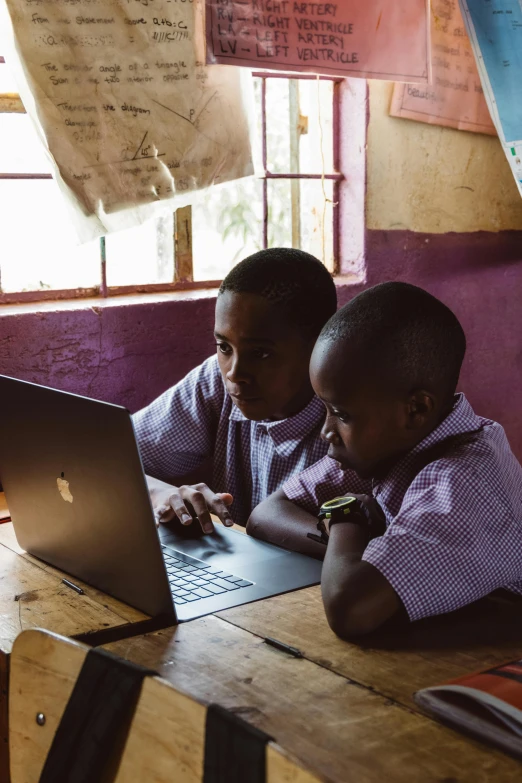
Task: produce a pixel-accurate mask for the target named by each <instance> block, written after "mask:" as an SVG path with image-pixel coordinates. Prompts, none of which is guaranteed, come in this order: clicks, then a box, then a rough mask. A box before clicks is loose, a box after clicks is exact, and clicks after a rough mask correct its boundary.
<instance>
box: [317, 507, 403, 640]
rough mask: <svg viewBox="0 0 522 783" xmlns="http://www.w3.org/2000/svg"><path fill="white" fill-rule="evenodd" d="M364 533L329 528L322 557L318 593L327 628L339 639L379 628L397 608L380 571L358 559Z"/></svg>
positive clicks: (394, 595)
mask: <svg viewBox="0 0 522 783" xmlns="http://www.w3.org/2000/svg"><path fill="white" fill-rule="evenodd" d="M367 545H368V531H367V529H366V528H364V527H361V526H360V525H356V524H352V523H343V524H338V525H333V526H332V528H331V531H330V540H329V542H328V547H327V550H326V555H325V558H324V566H323V573H322V578H321V592H322V596H323V603H324V608H325V611H326V617H327V619H328V624H329V625H330V628H331V629H332V630H333V631H334V633H336V634H337V636H340V637H341V638H343V639H350V638H353V637H354V636H361V635H363V634H366V633H369V632H370V631H374V630H376V629H377V628H379V627H380V626H381V625H382V624H383V623H385V622H386V620H389V619H390V618H391V617H393V615H395V614H396V613H397V612H398V611H399V609H401V606H402V604H401V601H400V599H399V597H398V595H397V593H396V592H395V590H394V589H393V587H392V586H391V585H390V583H389V582H388V580H387V579H386V578H385V577H384V576H383V575H382V574H381V572H380V571H379V570H378V569H377V568H375V566H373V565H371V563H367V562H366V561H364V560H362V556H363V554H364V551H365V549H366V547H367Z"/></svg>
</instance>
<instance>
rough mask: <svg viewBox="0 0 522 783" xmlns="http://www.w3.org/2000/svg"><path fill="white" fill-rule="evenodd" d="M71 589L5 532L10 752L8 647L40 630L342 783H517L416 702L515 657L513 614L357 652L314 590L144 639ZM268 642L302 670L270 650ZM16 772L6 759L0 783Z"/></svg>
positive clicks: (499, 761) (496, 610)
mask: <svg viewBox="0 0 522 783" xmlns="http://www.w3.org/2000/svg"><path fill="white" fill-rule="evenodd" d="M62 577H63V574H62V573H61V572H60V571H58V570H57V569H54V568H52V567H50V566H47V565H46V564H44V563H42V562H40V561H38V560H36V559H35V558H33V557H31V556H30V555H27V554H26V553H24V552H23V551H22V550H21V549H20V548H19V547H18V544H17V542H16V538H15V536H14V532H13V529H12V525H11V524H9V523H8V524H3V525H0V688H1V691H2V692H1V695H0V742H2V743H6V739H7V715H6V712H5V707H6V699H5V696H6V692H7V691H6V688H7V673H8V663H9V653H10V651H11V646H12V643H13V641H14V638H15V637H16V635H17V634H18V632H19V631H20V630H22V629H25V628H29V627H44V628H47V629H49V630H53V631H55V632H57V633H60V634H63V635H66V636H73V637H76V638H81V639H83V640H84V641H88V642H89V643H91V644H104V643H105V641H107V639H106V637H107V634H110V635H117V636H118V637H121V638H120V640H119V641H112V642H111V643H108V644H106V645H105V646H106V647H107V649H110V650H112V651H113V652H116V653H117V654H119V655H121V656H122V657H125V658H127V659H129V660H132V661H135V662H138V663H141V664H144V665H146V666H148V667H150V668H153V669H156V670H157V671H158V672H159V673H160V674H161V675H162V676H163V677H165V678H166V679H168V680H169V681H170V682H171V683H172V684H173V685H174V686H176V687H178V688H179V689H180V690H182V691H185V692H187V693H189V694H191V695H193V696H195V697H196V698H199V699H201V700H204V701H207V702H212V701H215V702H219V703H220V704H222V705H223V706H225V707H228V708H229V709H232V710H234V711H235V712H236V713H238V714H239V715H241V716H242V717H243V718H245V719H246V720H248V721H250V722H251V723H253V724H255V725H257V726H259V727H260V728H262V729H263V730H265V731H266V732H268V733H269V734H271V735H272V736H273V737H274V738H275V739H276V740H277V741H278V742H279V743H280V744H281V745H282V746H283V747H284V748H285V749H286V750H287V751H289V752H291V753H292V754H294V755H295V756H297V757H298V758H299V759H300V760H301V761H302V762H303V763H304V764H305V765H306V766H308V767H309V768H310V769H312V770H313V771H314V772H316V773H318V774H319V775H321V776H322V777H323V778H324V779H325V780H329V781H334V783H347V781H350V783H351V782H352V781H354V782H355V781H356V783H381V782H382V781H384V780H385V781H386V783H395V781H396V782H397V783H399V781H400V783H410V781H411V783H490V782H491V783H515V781H517V783H518V781H519V780H520V776H521V772H522V767H521V765H520V763H518V762H516V761H514V760H513V759H510V758H509V757H507V756H505V755H503V754H501V753H500V752H497V751H493V750H489V749H487V748H485V747H484V746H482V745H480V744H478V743H475V742H473V741H471V740H468V739H466V738H464V737H461V736H460V735H459V734H458V733H456V732H453V731H451V730H450V729H446V728H444V727H442V726H440V725H438V724H437V723H435V722H434V721H432V720H431V719H429V718H428V717H426V716H424V715H422V714H421V713H420V711H419V710H418V708H417V707H416V705H414V703H413V702H412V699H411V695H412V693H413V691H415V690H416V689H418V688H420V687H424V686H426V685H432V684H435V683H437V682H440V681H443V680H445V679H448V678H451V677H456V676H458V675H460V674H464V673H466V672H470V671H473V670H475V669H481V668H485V667H487V666H489V665H493V664H495V663H498V662H500V661H504V660H509V659H511V658H516V657H519V655H520V653H521V652H522V622H521V620H522V602H520V601H518V600H508V601H506V600H505V599H499V598H488V599H485V600H484V601H482V602H480V603H479V604H476V605H474V606H472V607H469V608H467V609H465V610H463V611H462V612H459V613H455V614H454V615H449V616H447V617H443V618H431V619H429V620H427V621H423V622H421V623H417V624H415V625H413V626H411V627H408V628H406V629H403V630H402V631H401V632H400V633H395V634H393V635H381V636H375V637H373V638H372V639H369V640H366V641H365V643H364V645H361V646H358V645H352V644H347V643H345V642H342V641H340V640H339V639H337V638H336V637H335V636H334V634H333V633H332V632H331V631H330V630H329V628H328V626H327V624H326V620H325V618H324V612H323V608H322V603H321V598H320V591H319V588H315V587H314V588H309V589H307V590H301V591H298V592H295V593H289V594H287V595H284V596H277V597H275V598H271V599H268V600H265V601H262V602H258V603H255V604H249V605H247V606H242V607H236V608H234V609H229V610H227V611H225V612H221V613H220V614H219V615H216V616H212V617H205V618H201V619H200V620H196V621H194V622H191V623H186V624H184V625H181V626H178V627H176V628H170V629H166V630H163V631H160V632H156V633H149V634H145V635H141V636H138V635H135V634H138V633H140V627H142V626H141V622H142V621H146V617H145V616H144V615H142V614H141V613H140V612H137V611H136V610H134V609H132V608H131V607H128V606H126V605H125V604H122V603H121V602H119V601H117V600H115V599H113V598H110V597H109V596H107V595H105V594H103V593H100V592H99V591H97V590H95V589H93V588H91V587H89V586H87V585H83V584H82V585H81V586H82V587H83V589H84V590H85V595H78V594H76V593H74V592H73V591H71V590H70V589H69V588H67V587H65V586H64V585H63V584H62V582H61V579H62ZM75 581H76V580H75ZM130 636H132V638H128V637H130ZM266 636H270V637H272V638H276V639H278V640H280V641H282V642H285V643H287V644H290V645H292V646H293V647H297V648H298V649H300V650H301V652H302V653H303V656H304V657H303V659H296V658H293V657H291V656H289V655H287V654H286V653H284V652H280V651H279V650H276V649H274V648H272V647H269V646H268V645H266V643H265V642H264V641H263V640H264V638H265V637H266ZM2 708H3V710H2ZM5 747H6V748H7V746H6V745H5ZM7 764H8V759H7V753H6V752H4V750H3V748H2V745H0V783H7V781H8V779H9V778H8V768H7ZM2 765H3V766H2Z"/></svg>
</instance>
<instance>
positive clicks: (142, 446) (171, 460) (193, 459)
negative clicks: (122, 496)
mask: <svg viewBox="0 0 522 783" xmlns="http://www.w3.org/2000/svg"><path fill="white" fill-rule="evenodd" d="M224 398H225V389H224V385H223V380H222V378H221V373H220V371H219V367H218V364H217V359H216V358H215V357H211V358H210V359H207V361H206V362H204V363H203V364H202V365H200V366H199V367H196V368H195V369H194V370H192V372H190V373H189V374H188V375H187V376H186V377H185V378H184V379H183V380H182V381H180V382H179V383H178V384H176V386H173V387H172V388H171V389H169V390H168V391H166V392H165V393H164V394H162V395H161V396H160V397H158V398H157V399H156V400H154V402H152V403H151V404H150V405H149V406H148V407H146V408H143V410H141V411H138V413H135V414H134V416H133V423H134V429H135V433H136V440H137V443H138V447H139V450H140V454H141V458H142V461H143V466H144V469H145V473H147V474H149V475H151V476H154V478H158V479H162V480H163V481H172V479H174V478H176V477H179V476H183V475H185V474H187V473H190V472H191V471H192V470H194V469H195V468H197V467H199V466H200V465H202V464H203V463H204V462H205V460H206V459H208V458H209V457H211V456H212V454H213V451H214V442H215V437H216V431H217V425H218V422H219V418H220V415H221V411H222V407H223V402H224Z"/></svg>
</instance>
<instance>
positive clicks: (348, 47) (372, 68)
mask: <svg viewBox="0 0 522 783" xmlns="http://www.w3.org/2000/svg"><path fill="white" fill-rule="evenodd" d="M206 10H207V62H208V63H221V64H223V65H244V66H247V67H250V68H259V69H268V70H283V71H308V72H311V73H319V74H321V73H322V74H328V75H339V76H360V77H363V78H369V79H388V80H393V81H405V82H422V83H426V82H427V81H428V75H429V25H428V10H427V0H401V2H397V1H396V0H365V2H361V0H340V1H339V2H336V3H321V2H311V3H309V2H300V0H206Z"/></svg>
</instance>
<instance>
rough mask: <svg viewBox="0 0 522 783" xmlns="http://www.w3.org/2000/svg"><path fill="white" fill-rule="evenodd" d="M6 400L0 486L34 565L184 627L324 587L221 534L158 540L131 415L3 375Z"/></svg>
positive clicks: (279, 553) (274, 553)
mask: <svg viewBox="0 0 522 783" xmlns="http://www.w3.org/2000/svg"><path fill="white" fill-rule="evenodd" d="M0 400H1V404H0V432H1V433H2V449H1V450H0V477H1V481H2V484H3V487H4V491H5V493H6V496H7V502H8V506H9V510H10V512H11V517H12V521H13V525H14V530H15V533H16V537H17V539H18V542H19V544H20V546H21V547H23V548H24V549H25V550H26V551H27V552H30V553H31V554H32V555H34V556H35V557H38V558H40V559H41V560H44V561H45V562H46V563H50V564H51V565H53V566H56V567H57V568H60V569H61V570H63V571H66V572H67V573H68V574H70V575H71V577H77V578H78V579H82V580H83V581H84V582H87V583H88V584H90V585H92V586H94V587H96V588H98V589H99V590H103V591H104V592H106V593H109V594H110V595H112V596H114V597H115V598H119V599H120V600H122V601H124V602H125V603H127V604H130V605H131V606H134V607H136V608H137V609H140V610H141V611H143V612H145V613H146V614H149V615H152V616H157V615H164V614H169V615H172V614H173V613H174V610H175V615H176V616H177V619H178V620H179V621H181V622H183V621H186V620H192V619H194V618H195V617H200V616H202V615H205V614H209V613H212V612H218V611H222V610H223V609H228V608H230V607H232V606H238V605H240V604H246V603H250V602H251V601H257V600H259V599H261V598H268V597H269V596H273V595H278V594H280V593H286V592H289V591H291V590H297V589H299V588H302V587H307V586H309V585H314V584H318V583H319V582H320V578H321V565H322V564H321V563H320V562H319V561H317V560H314V559H313V558H310V557H306V556H304V555H299V554H296V553H295V552H288V551H286V550H284V549H281V548H280V547H276V546H273V545H271V544H267V543H264V542H262V541H257V540H256V539H254V538H250V537H249V536H247V535H245V534H244V533H241V532H237V531H235V530H231V529H230V528H226V527H224V526H223V525H220V524H217V525H216V532H215V533H214V534H212V535H207V536H201V535H196V536H195V537H193V538H190V539H189V538H187V536H186V533H184V530H185V529H183V531H182V530H180V529H178V531H177V530H176V527H172V526H163V525H161V526H160V528H159V530H158V528H157V527H156V523H155V520H154V514H153V510H152V507H151V502H150V498H149V493H148V489H147V484H146V479H145V475H144V472H143V467H142V464H141V459H140V455H139V451H138V447H137V445H136V439H135V435H134V429H133V425H132V419H131V416H130V414H129V412H128V411H127V410H126V409H125V408H122V407H119V406H117V405H111V404H108V403H104V402H98V401H96V400H91V399H88V398H85V397H80V396H78V395H75V394H68V393H66V392H61V391H57V390H55V389H49V388H46V387H43V386H38V385H35V384H32V383H26V382H24V381H19V380H15V379H14V378H7V377H5V376H0ZM197 524H198V523H197V522H194V523H193V525H191V526H190V527H191V528H193V532H197V529H196V528H194V525H197ZM72 581H74V579H72Z"/></svg>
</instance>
